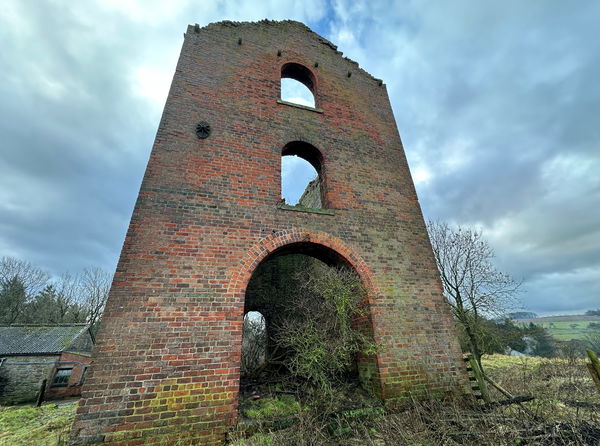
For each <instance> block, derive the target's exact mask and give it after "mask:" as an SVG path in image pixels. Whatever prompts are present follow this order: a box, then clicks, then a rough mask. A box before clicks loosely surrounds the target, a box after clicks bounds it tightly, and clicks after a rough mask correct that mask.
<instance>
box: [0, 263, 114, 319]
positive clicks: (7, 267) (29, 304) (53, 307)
mask: <svg viewBox="0 0 600 446" xmlns="http://www.w3.org/2000/svg"><path fill="white" fill-rule="evenodd" d="M110 282H111V276H110V274H108V273H107V272H105V271H103V270H102V269H100V268H86V269H84V270H83V271H82V272H81V273H80V274H77V275H71V274H63V275H62V276H60V277H58V278H51V277H50V275H49V274H48V273H47V272H45V271H43V270H42V269H40V268H38V267H36V266H34V265H32V264H31V263H29V262H25V261H22V260H18V259H15V258H12V257H2V258H1V259H0V308H2V310H3V311H2V312H0V325H11V324H40V325H46V324H48V325H50V324H61V323H88V324H90V326H91V327H92V330H94V329H95V328H96V327H97V324H98V322H99V321H100V317H101V315H102V310H103V309H104V304H105V302H106V298H107V296H108V290H109V288H110Z"/></svg>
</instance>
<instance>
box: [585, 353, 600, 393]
mask: <svg viewBox="0 0 600 446" xmlns="http://www.w3.org/2000/svg"><path fill="white" fill-rule="evenodd" d="M587 354H588V357H589V358H590V362H591V364H587V367H588V370H589V371H590V375H592V378H593V380H594V382H595V383H596V388H597V389H598V392H600V360H599V359H598V356H596V353H594V352H593V351H592V350H588V351H587Z"/></svg>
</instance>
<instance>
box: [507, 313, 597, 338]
mask: <svg viewBox="0 0 600 446" xmlns="http://www.w3.org/2000/svg"><path fill="white" fill-rule="evenodd" d="M513 321H514V322H515V323H516V324H523V325H525V324H529V323H530V322H533V323H534V324H535V325H539V326H541V327H544V328H545V329H547V330H548V332H549V333H550V335H551V336H552V337H553V338H555V339H558V340H561V341H570V340H571V339H579V340H584V339H585V338H586V336H587V335H588V334H591V333H592V332H595V331H596V330H600V316H586V315H583V314H572V315H569V316H547V317H536V318H530V319H514V320H513Z"/></svg>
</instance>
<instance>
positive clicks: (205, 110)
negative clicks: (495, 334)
mask: <svg viewBox="0 0 600 446" xmlns="http://www.w3.org/2000/svg"><path fill="white" fill-rule="evenodd" d="M240 38H241V44H240V43H239V42H240V40H239V39H240ZM278 50H281V56H278ZM290 61H293V62H297V63H300V64H302V65H304V66H306V67H307V68H309V69H310V70H312V72H313V74H314V76H315V79H316V95H315V96H316V105H317V107H319V108H321V109H322V110H323V113H317V112H314V111H309V110H305V109H301V108H297V107H292V106H289V105H286V104H280V103H278V102H277V99H278V98H279V89H280V73H281V66H282V65H283V64H284V63H287V62H290ZM315 62H317V63H318V67H315ZM407 69H410V67H407ZM348 73H350V77H348ZM379 84H380V83H379V82H378V80H377V79H374V78H373V77H371V76H370V75H369V74H368V73H366V72H364V71H363V70H361V69H360V68H359V67H358V66H357V65H356V64H355V63H354V62H352V61H350V60H348V59H345V58H343V57H342V55H341V53H339V52H337V51H336V50H335V49H334V47H332V45H331V44H329V43H328V42H326V41H324V40H323V39H321V38H320V37H319V36H317V35H316V34H314V33H312V32H311V31H310V30H309V29H308V28H306V27H305V26H304V25H302V24H300V23H297V22H259V23H254V24H249V23H245V24H233V23H220V24H212V25H209V26H207V27H205V28H201V29H200V30H199V32H196V31H195V30H194V27H193V26H190V27H189V28H188V30H187V33H186V37H185V40H184V43H183V49H182V52H181V56H180V59H179V63H178V65H177V70H176V73H175V77H174V79H173V84H172V86H171V90H170V93H169V97H168V99H167V103H166V105H165V110H164V113H163V117H162V120H161V122H160V126H159V129H158V133H157V135H156V141H155V144H154V147H153V149H152V153H151V156H150V160H149V163H148V168H147V170H146V174H145V176H144V180H143V183H142V187H141V190H140V194H139V198H138V201H137V203H136V206H135V210H134V213H133V216H132V219H131V224H130V227H129V231H128V233H127V237H126V239H125V243H124V246H123V251H122V253H121V258H120V261H119V265H118V268H117V272H116V275H115V279H114V282H113V286H112V290H111V293H110V298H109V300H108V304H107V307H106V311H105V314H104V317H103V321H102V327H101V330H100V333H99V335H98V337H97V343H96V347H95V353H94V355H95V363H94V366H93V367H92V370H91V374H90V375H89V377H88V380H87V383H86V385H85V386H84V392H83V399H82V402H81V404H80V407H79V410H78V416H77V420H76V422H75V424H74V427H73V433H72V435H73V438H74V439H78V440H80V441H83V440H85V441H97V442H101V441H105V442H107V443H111V444H128V445H133V444H153V442H154V443H159V442H161V441H163V442H164V441H166V442H169V441H174V439H175V438H179V439H184V440H183V441H184V442H185V441H186V439H188V440H189V442H190V443H194V442H196V443H194V444H210V443H218V442H220V441H221V440H222V439H223V437H224V433H225V432H226V429H227V428H228V426H230V425H231V424H232V423H234V422H235V420H236V406H237V392H238V385H239V360H240V351H241V334H242V324H243V309H244V292H245V286H246V284H247V282H248V280H249V278H250V276H251V274H252V272H253V271H254V269H255V268H256V266H257V265H258V264H259V262H260V261H261V260H262V259H264V258H265V257H266V256H267V255H268V254H269V253H270V252H272V251H273V250H275V249H284V248H285V247H286V246H307V243H310V244H311V245H310V246H313V247H317V248H318V247H327V250H333V251H335V252H337V253H338V254H339V255H340V256H341V258H343V259H344V260H345V261H347V262H348V263H349V264H351V265H352V266H353V267H354V268H355V269H356V270H357V271H358V272H359V274H360V275H361V277H362V278H363V280H364V281H365V283H366V284H367V285H368V288H369V290H370V297H369V305H370V310H371V322H372V324H373V327H372V330H373V336H374V338H375V341H376V342H377V343H379V344H380V345H381V351H380V353H379V354H378V357H377V358H376V361H374V362H373V363H371V364H369V363H368V360H365V361H366V362H365V361H363V369H364V370H363V374H367V373H370V374H371V375H372V379H375V380H376V381H377V387H378V392H379V393H380V394H381V396H382V397H383V398H384V399H385V400H386V402H387V403H388V405H390V406H395V405H398V404H402V402H403V401H404V400H405V399H406V398H408V396H409V394H411V393H412V394H413V395H416V396H425V395H427V394H434V395H437V396H441V395H446V394H448V393H450V392H454V391H458V392H461V391H462V390H463V389H464V388H465V386H466V375H465V373H466V372H465V371H464V367H463V365H462V361H461V352H460V348H459V345H458V342H457V340H456V335H455V328H454V325H453V321H452V318H451V315H450V312H449V310H448V307H447V306H446V304H445V303H444V301H443V298H442V295H441V287H440V284H439V282H438V277H437V270H436V267H435V263H434V259H433V255H432V252H431V248H430V245H429V240H428V238H427V233H426V230H425V226H424V222H423V217H422V215H421V211H420V207H419V203H418V201H417V197H416V194H415V189H414V186H413V183H412V180H411V176H410V173H409V170H408V165H407V162H406V158H405V156H404V152H403V148H402V144H401V142H400V137H399V135H398V131H397V129H396V124H395V121H394V117H393V114H392V110H391V107H390V103H389V100H388V96H387V92H386V88H385V86H383V85H379ZM199 121H207V122H208V123H210V125H211V126H212V133H211V135H210V136H209V137H208V138H207V139H198V138H197V137H196V135H195V126H196V124H197V123H198V122H199ZM291 141H305V142H308V143H310V144H312V145H313V146H314V147H316V148H317V149H319V151H320V152H321V154H322V158H323V177H324V181H325V184H324V187H325V197H326V203H327V207H328V208H329V209H332V210H333V212H334V215H326V214H316V213H305V212H294V211H289V210H284V209H279V208H278V207H277V206H276V205H277V203H278V202H279V201H280V199H281V197H280V189H281V183H280V181H281V178H280V175H281V172H280V159H281V151H282V149H283V147H284V145H285V144H286V143H288V142H291ZM293 243H301V244H300V245H290V244H293ZM323 250H325V248H323Z"/></svg>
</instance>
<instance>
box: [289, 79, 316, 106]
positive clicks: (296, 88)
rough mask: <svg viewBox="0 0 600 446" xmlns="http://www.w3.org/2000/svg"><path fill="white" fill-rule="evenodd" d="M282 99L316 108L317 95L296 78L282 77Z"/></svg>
mask: <svg viewBox="0 0 600 446" xmlns="http://www.w3.org/2000/svg"><path fill="white" fill-rule="evenodd" d="M281 100H282V101H286V102H291V103H292V104H299V105H305V106H307V107H312V108H315V97H314V96H313V94H312V92H311V91H310V90H309V89H308V88H306V86H305V85H304V84H302V83H300V82H298V81H296V80H294V79H284V78H282V79H281Z"/></svg>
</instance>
